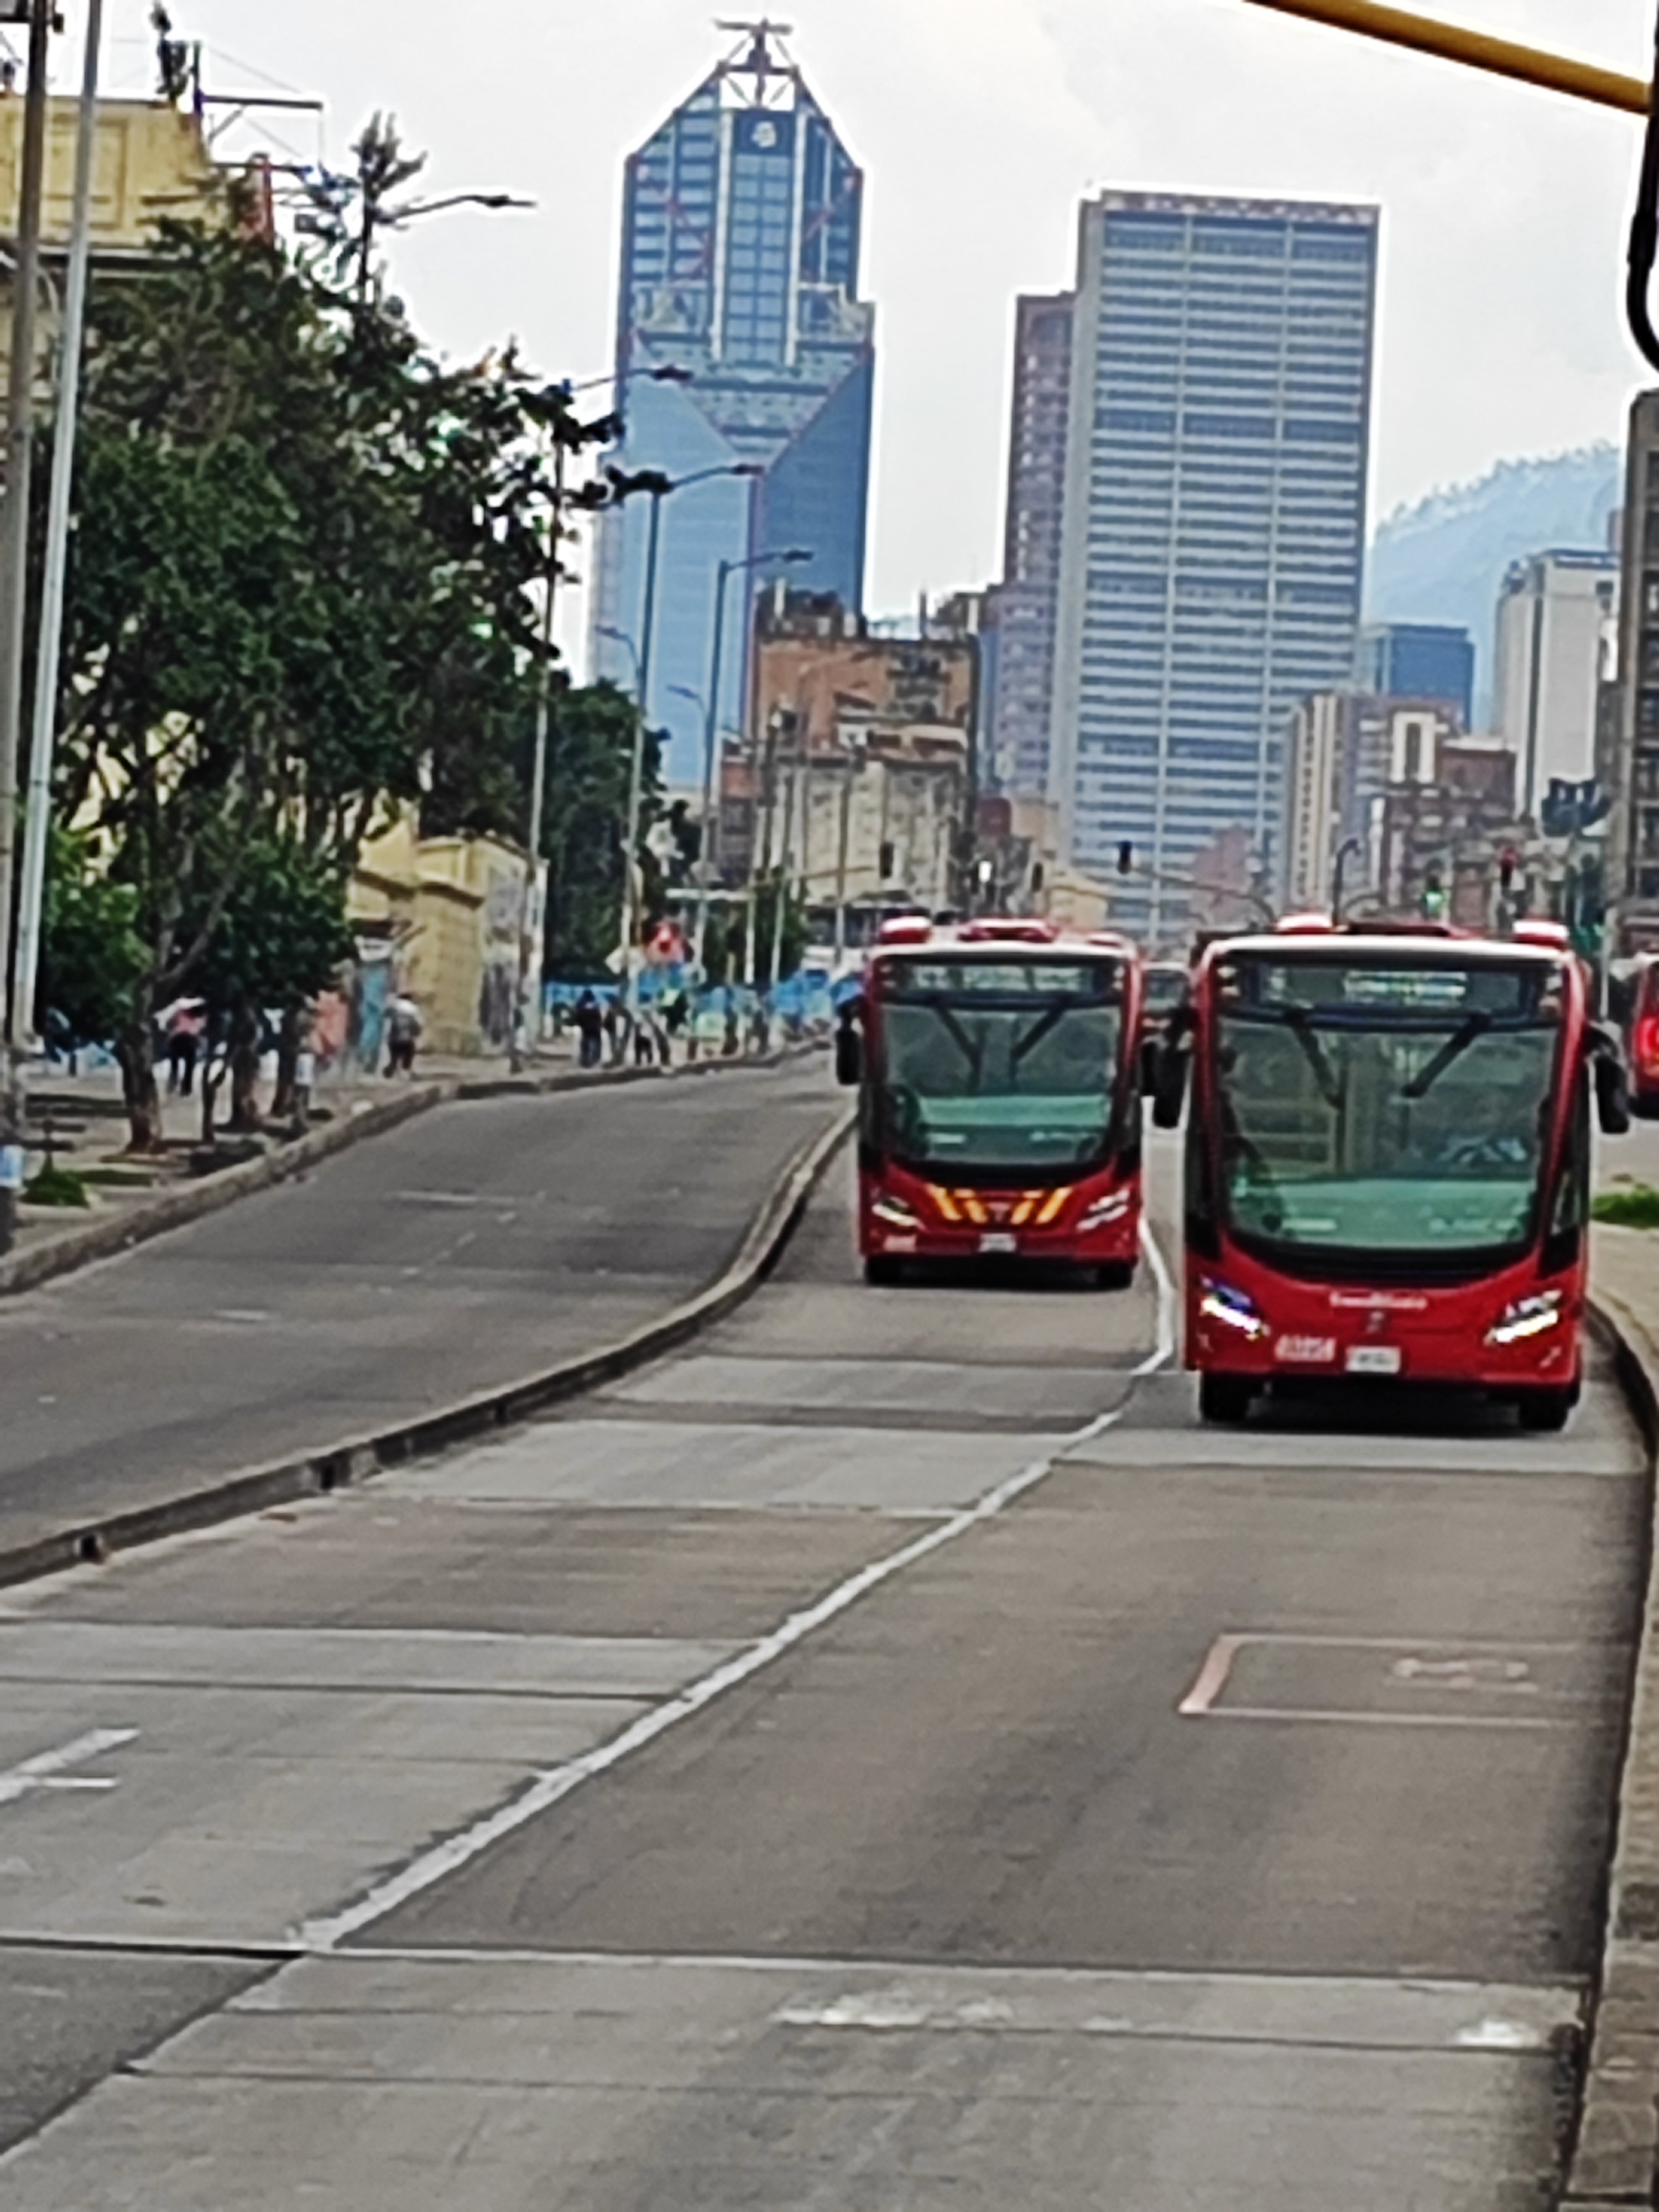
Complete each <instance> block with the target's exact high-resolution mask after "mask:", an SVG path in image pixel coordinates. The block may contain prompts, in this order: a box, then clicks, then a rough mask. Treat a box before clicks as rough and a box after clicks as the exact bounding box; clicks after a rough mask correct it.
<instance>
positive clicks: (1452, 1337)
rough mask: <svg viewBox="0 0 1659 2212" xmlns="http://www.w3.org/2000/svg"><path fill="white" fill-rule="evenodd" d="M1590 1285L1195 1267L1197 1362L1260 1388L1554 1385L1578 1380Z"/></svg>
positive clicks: (1514, 1276) (1510, 1277) (1523, 1272)
mask: <svg viewBox="0 0 1659 2212" xmlns="http://www.w3.org/2000/svg"><path fill="white" fill-rule="evenodd" d="M1582 1331H1583V1280H1582V1277H1580V1276H1578V1275H1577V1274H1571V1275H1566V1276H1557V1277H1551V1278H1547V1279H1543V1280H1541V1279H1539V1277H1538V1274H1537V1273H1536V1271H1535V1270H1534V1269H1533V1268H1531V1267H1524V1266H1523V1267H1517V1268H1513V1269H1509V1270H1506V1271H1505V1273H1503V1274H1501V1275H1494V1276H1489V1277H1488V1278H1486V1280H1484V1281H1482V1282H1478V1283H1468V1284H1462V1285H1456V1286H1455V1287H1452V1288H1447V1289H1440V1288H1431V1289H1404V1288H1401V1287H1400V1286H1399V1285H1386V1286H1383V1285H1379V1286H1377V1287H1375V1288H1366V1287H1364V1285H1358V1284H1346V1283H1345V1284H1330V1283H1301V1282H1295V1281H1292V1280H1290V1279H1287V1278H1285V1277H1283V1276H1279V1275H1271V1276H1270V1275H1268V1274H1267V1273H1266V1272H1265V1271H1263V1270H1260V1269H1257V1268H1255V1267H1249V1266H1248V1265H1238V1264H1235V1263H1232V1262H1230V1263H1228V1264H1227V1265H1225V1266H1218V1267H1211V1266H1207V1265H1200V1264H1197V1263H1194V1266H1193V1267H1192V1269H1191V1272H1190V1275H1189V1279H1188V1291H1187V1364H1188V1366H1189V1367H1194V1368H1198V1369H1200V1370H1203V1371H1204V1372H1206V1373H1208V1374H1220V1375H1237V1376H1243V1377H1248V1378H1249V1379H1251V1380H1255V1381H1260V1382H1262V1383H1267V1382H1276V1381H1284V1380H1287V1379H1290V1378H1293V1377H1294V1378H1300V1379H1302V1380H1304V1381H1316V1380H1319V1379H1321V1378H1322V1377H1323V1378H1331V1379H1334V1378H1339V1377H1342V1378H1347V1379H1351V1380H1358V1381H1364V1382H1388V1381H1394V1380H1398V1381H1401V1382H1417V1383H1456V1384H1462V1385H1466V1386H1469V1387H1472V1388H1474V1389H1484V1390H1492V1391H1497V1392H1503V1391H1506V1390H1525V1389H1565V1388H1571V1386H1572V1385H1573V1384H1575V1383H1577V1381H1578V1379H1579V1372H1580V1364H1581V1356H1582V1355H1581V1339H1582Z"/></svg>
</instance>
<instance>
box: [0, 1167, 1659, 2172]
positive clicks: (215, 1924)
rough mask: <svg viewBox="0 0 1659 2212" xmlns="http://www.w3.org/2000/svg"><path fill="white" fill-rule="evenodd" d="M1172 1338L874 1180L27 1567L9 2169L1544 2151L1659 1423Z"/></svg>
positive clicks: (1594, 1874) (1139, 1293)
mask: <svg viewBox="0 0 1659 2212" xmlns="http://www.w3.org/2000/svg"><path fill="white" fill-rule="evenodd" d="M1161 1165H1167V1159H1166V1158H1165V1159H1164V1161H1162V1162H1161ZM1161 1334H1162V1331H1161V1328H1160V1315H1159V1310H1158V1298H1157V1297H1156V1295H1155V1288H1154V1285H1152V1283H1151V1282H1150V1281H1149V1280H1148V1279H1147V1277H1146V1271H1143V1277H1142V1280H1141V1282H1140V1283H1139V1285H1138V1286H1137V1288H1136V1289H1135V1290H1134V1291H1132V1292H1129V1293H1126V1294H1116V1295H1108V1294H1102V1293H1087V1292H1080V1291H1068V1290H1064V1289H1060V1288H1048V1289H1035V1288H1014V1287H1008V1286H994V1287H969V1286H966V1285H931V1286H928V1287H925V1288H923V1287H906V1288H902V1289H898V1290H894V1291H868V1290H866V1288H864V1286H863V1285H861V1284H860V1283H859V1282H858V1281H857V1279H856V1277H855V1274H854V1268H853V1264H852V1260H851V1254H850V1249H849V1238H848V1223H847V1218H846V1192H845V1188H844V1186H843V1185H841V1184H839V1183H838V1184H837V1186H836V1188H830V1189H829V1190H826V1192H825V1194H824V1197H823V1202H822V1203H821V1204H820V1205H819V1206H817V1207H816V1208H815V1209H814V1211H813V1212H812V1213H811V1216H810V1217H809V1219H808V1222H807V1224H806V1225H805V1229H804V1231H803V1232H802V1234H801V1236H800V1237H799V1239H798V1241H797V1243H796V1246H795V1247H794V1249H793V1252H792V1254H791V1255H790V1258H789V1260H788V1261H787V1263H786V1265H785V1267H783V1268H782V1269H781V1271H780V1273H779V1274H778V1275H777V1276H776V1277H775V1279H774V1280H773V1281H772V1282H771V1283H770V1284H769V1285H768V1286H767V1287H766V1288H765V1289H763V1291H761V1292H760V1293H759V1294H758V1295H757V1297H756V1298H755V1299H753V1300H752V1301H751V1302H750V1304H748V1305H747V1306H746V1307H744V1309H743V1310H741V1311H740V1312H739V1313H738V1315H736V1316H733V1317H732V1320H731V1321H729V1322H727V1323H726V1324H724V1325H723V1326H722V1328H720V1329H719V1330H718V1331H716V1332H714V1333H713V1334H711V1335H710V1336H708V1338H706V1339H704V1340H702V1341H701V1342H700V1343H699V1344H697V1345H696V1346H693V1347H691V1348H690V1349H689V1350H688V1351H687V1352H684V1353H683V1354H681V1355H679V1356H678V1357H676V1358H673V1359H671V1360H668V1361H665V1362H664V1363H662V1364H659V1366H658V1367H656V1368H654V1369H652V1370H647V1371H645V1372H642V1373H641V1374H639V1375H637V1376H634V1377H632V1378H631V1379H629V1380H628V1381H626V1382H624V1383H620V1384H618V1385H617V1387H616V1388H614V1389H611V1390H609V1391H607V1392H605V1393H604V1394H601V1395H598V1396H595V1397H593V1398H592V1399H589V1400H586V1401H582V1402H581V1403H580V1404H579V1405H575V1406H573V1407H569V1408H568V1409H566V1410H565V1411H564V1413H562V1415H561V1416H560V1418H558V1419H553V1420H550V1421H547V1422H545V1423H543V1424H539V1425H536V1426H534V1427H531V1428H526V1429H525V1430H522V1431H518V1432H517V1433H515V1434H513V1435H511V1436H508V1437H503V1438H502V1439H501V1440H500V1441H499V1442H497V1443H492V1444H490V1445H489V1446H487V1447H483V1448H480V1449H470V1450H466V1451H463V1452H458V1453H456V1454H454V1455H451V1456H449V1457H447V1458H445V1459H442V1460H440V1461H435V1462H428V1463H427V1464H425V1465H423V1466H422V1467H419V1468H412V1469H409V1470H405V1471H403V1472H400V1473H398V1474H393V1475H388V1476H387V1477H385V1478H383V1479H381V1480H377V1481H376V1482H374V1483H373V1484H371V1485H369V1486H367V1487H366V1488H365V1489H364V1490H363V1491H362V1492H361V1493H357V1494H347V1495H343V1496H342V1497H340V1498H336V1499H331V1500H326V1501H321V1500H319V1501H317V1502H315V1503H313V1504H305V1505H303V1506H299V1507H295V1508H294V1509H291V1510H282V1511H278V1512H273V1513H270V1514H267V1515H264V1516H260V1517H259V1518H258V1520H257V1521H254V1522H250V1523H247V1524H243V1525H240V1526H237V1527H234V1528H225V1529H222V1530H218V1531H215V1532H213V1533H212V1534H210V1535H207V1536H203V1537H197V1538H194V1539H190V1540H187V1541H179V1542H177V1543H174V1544H170V1545H167V1546H163V1547H157V1548H156V1549H155V1550H153V1551H150V1552H147V1553H134V1554H131V1555H129V1556H128V1557H126V1558H124V1559H120V1560H118V1562H116V1563H115V1565H113V1566H112V1567H110V1568H107V1569H103V1570H79V1571H76V1572H75V1573H73V1574H70V1575H66V1576H64V1577H60V1578H58V1579H57V1580H56V1581H55V1582H54V1583H50V1584H40V1585H37V1586H32V1587H30V1588H27V1589H21V1590H19V1591H15V1592H13V1593H11V1594H10V1595H9V1603H8V1604H6V1605H4V1606H3V1607H0V1683H3V1686H4V1691H3V1704H0V2080H4V2081H7V2082H8V2084H9V2085H11V2088H10V2095H9V2102H8V2105H7V2106H6V2108H5V2110H4V2113H3V2124H5V2125H6V2126H7V2127H8V2128H9V2129H10V2130H12V2131H13V2133H14V2134H15V2136H16V2137H17V2138H18V2140H17V2142H16V2146H15V2148H14V2149H12V2151H11V2152H10V2153H9V2154H8V2155H7V2156H5V2157H4V2158H0V2201H3V2203H5V2205H6V2207H7V2212H115V2208H117V2207H124V2208H125V2207H130V2206H137V2205H143V2206H145V2207H151V2206H163V2205H164V2206H166V2207H167V2212H254V2208H256V2207H257V2208H264V2207H268V2206H270V2204H273V2203H306V2204H307V2205H314V2206H316V2207H317V2208H319V2212H380V2208H382V2207H385V2208H392V2207H396V2208H397V2212H428V2208H432V2212H437V2209H438V2208H440V2207H441V2208H443V2212H531V2208H532V2207H533V2208H535V2212H748V2208H755V2212H808V2208H811V2212H900V2208H902V2212H945V2208H946V2207H949V2208H950V2212H1010V2208H1012V2207H1018V2209H1019V2212H1079V2208H1090V2212H1093V2208H1096V2207H1099V2208H1102V2212H1330V2208H1331V2207H1332V2206H1333V2205H1334V2204H1340V2205H1341V2206H1342V2208H1343V2212H1402V2208H1407V2207H1409V2208H1411V2212H1521V2208H1522V2207H1526V2208H1530V2209H1531V2212H1536V2208H1538V2207H1541V2206H1542V2205H1545V2204H1547V2203H1551V2202H1552V2201H1553V2182H1554V2179H1555V2175H1556V2167H1557V2158H1558V2138H1559V2126H1560V2124H1561V2121H1562V2118H1563V2117H1564V2113H1565V2098H1564V2089H1565V2084H1566V2081H1567V2079H1568V2070H1569V2069H1568V2066H1567V2063H1566V2062H1567V2060H1568V2058H1569V2057H1570V2052H1571V2038H1572V2031H1573V2026H1574V2023H1575V2022H1576V2021H1577V2019H1578V2018H1579V2016H1580V2013H1581V2008H1582V2007H1583V2001H1584V1993H1585V1990H1586V1987H1587V1984H1588V1981H1589V1976H1590V1974H1591V1972H1592V1970H1593V1966H1594V1961H1595V1904H1596V1895H1597V1889H1598V1880H1599V1872H1600V1868H1601V1863H1602V1860H1603V1856H1604V1852H1605V1847H1606V1841H1607V1833H1606V1831H1607V1806H1608V1802H1609V1799H1610V1795H1611V1790H1612V1783H1613V1769H1614V1765H1615V1760H1616V1756H1617V1750H1618V1744H1619V1736H1620V1712H1621V1706H1622V1701H1623V1699H1624V1695H1625V1691H1626V1676H1627V1672H1628V1665H1629V1656H1630V1643H1631V1638H1632V1634H1633V1631H1634V1626H1635V1620H1636V1609H1637V1587H1636V1585H1637V1577H1638V1571H1639V1567H1640V1563H1641V1559H1642V1551H1643V1544H1642V1526H1643V1517H1644V1503H1645V1497H1646V1488H1647V1485H1646V1479H1645V1475H1644V1468H1643V1460H1642V1454H1641V1450H1640V1448H1639V1445H1638V1440H1637V1438H1636V1437H1635V1436H1634V1434H1633V1433H1632V1431H1631V1429H1630V1427H1629V1425H1628V1424H1627V1422H1626V1418H1625V1415H1624V1413H1623V1411H1622V1408H1621V1407H1620V1403H1619V1401H1617V1399H1616V1396H1615V1395H1614V1393H1613V1388H1612V1386H1611V1384H1610V1383H1609V1382H1608V1381H1607V1378H1606V1377H1605V1376H1601V1375H1600V1374H1598V1376H1596V1378H1595V1383H1594V1385H1593V1387H1592V1389H1591V1390H1590V1391H1589V1394H1588V1397H1587V1401H1586V1404H1585V1406H1584V1407H1583V1409H1582V1410H1581V1413H1580V1415H1579V1417H1578V1419H1577V1422H1576V1424H1575V1426H1574V1429H1573V1430H1572V1431H1571V1434H1570V1435H1569V1436H1568V1437H1566V1438H1565V1440H1564V1439H1559V1438H1556V1439H1549V1438H1541V1437H1522V1436H1521V1435H1520V1434H1519V1433H1518V1431H1516V1429H1515V1428H1514V1426H1513V1425H1511V1423H1510V1421H1509V1420H1508V1419H1502V1418H1498V1417H1492V1416H1485V1415H1481V1414H1480V1413H1474V1412H1471V1411H1470V1410H1469V1409H1467V1408H1460V1407H1443V1408H1439V1409H1429V1410H1427V1411H1425V1413H1423V1414H1422V1415H1421V1416H1420V1417H1419V1418H1418V1419H1414V1420H1412V1421H1409V1422H1407V1421H1402V1420H1401V1419H1399V1418H1398V1416H1397V1415H1395V1413H1392V1412H1391V1410H1390V1407H1389V1402H1388V1401H1376V1402H1374V1403H1372V1404H1371V1405H1370V1406H1364V1407H1355V1408H1350V1409H1347V1410H1346V1411H1345V1412H1343V1413H1340V1414H1339V1413H1336V1412H1334V1410H1333V1409H1331V1408H1329V1407H1326V1408H1312V1409H1304V1411H1303V1412H1302V1413H1301V1414H1300V1415H1299V1417H1298V1418H1297V1419H1288V1418H1286V1419H1280V1420H1278V1421H1276V1422H1271V1423H1270V1422H1261V1421H1258V1422H1256V1423H1255V1424H1253V1425H1252V1426H1251V1427H1250V1429H1249V1430H1248V1431H1245V1432H1243V1433H1242V1434H1237V1435H1235V1434H1229V1433H1220V1434H1216V1433H1206V1432H1203V1431H1199V1430H1198V1429H1197V1428H1196V1426H1195V1425H1194V1420H1193V1418H1192V1413H1191V1402H1190V1400H1191V1394H1190V1388H1189V1385H1188V1383H1187V1382H1186V1381H1185V1379H1184V1378H1182V1377H1179V1376H1175V1375H1173V1374H1171V1373H1170V1371H1169V1370H1168V1368H1167V1366H1166V1365H1164V1364H1161V1363H1160V1358H1159V1340H1160V1336H1161ZM71 1783H78V1784H83V1785H94V1786H82V1787H67V1786H62V1785H64V1784H71ZM106 1968H107V1970H108V1974H109V1979H108V1983H107V1986H108V1989H109V1990H110V1991H111V1992H112V1994H111V1996H110V1997H109V1999H108V2001H107V2002H106V2001H105V1999H104V1998H103V1996H101V1995H100V1990H101V1989H102V1988H103V1986H104V1978H105V1973H106ZM82 2091H85V2092H86V2093H85V2094H84V2095H81V2096H80V2097H79V2101H76V2102H73V2103H71V2104H69V2105H68V2108H67V2109H65V2110H64V2111H63V2112H61V2116H60V2117H58V2118H57V2119H56V2120H54V2121H52V2122H51V2124H46V2125H45V2126H44V2127H40V2123H41V2122H42V2121H43V2120H45V2119H46V2118H47V2116H48V2115H49V2114H50V2113H51V2112H52V2111H53V2110H54V2109H55V2108H57V2107H58V2106H64V2104H65V2102H66V2100H70V2099H74V2098H76V2096H77V2094H78V2093H80V2092H82ZM31 2130H38V2131H31Z"/></svg>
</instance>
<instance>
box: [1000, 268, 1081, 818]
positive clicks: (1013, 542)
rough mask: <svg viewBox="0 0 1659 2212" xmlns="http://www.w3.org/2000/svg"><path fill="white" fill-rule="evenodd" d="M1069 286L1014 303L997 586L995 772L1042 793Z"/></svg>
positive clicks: (1011, 787) (1062, 493) (1003, 781)
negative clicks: (1005, 497)
mask: <svg viewBox="0 0 1659 2212" xmlns="http://www.w3.org/2000/svg"><path fill="white" fill-rule="evenodd" d="M1073 305H1074V302H1073V296H1072V295H1071V294H1070V293H1069V292H1059V293H1051V294H1048V295H1042V296H1038V297H1029V298H1024V299H1021V300H1019V301H1016V303H1015V309H1014V397H1013V409H1012V424H1011V427H1010V430H1009V437H1008V505H1007V512H1006V520H1005V522H1004V526H1003V550H1002V581H1001V583H1000V585H999V586H998V587H997V593H996V623H997V632H998V643H997V655H996V669H995V690H994V694H993V696H992V703H991V711H990V717H989V720H990V726H991V758H990V763H989V765H990V770H991V780H992V781H994V783H995V784H996V785H997V786H999V787H1000V788H1001V789H1003V790H1006V791H1012V792H1018V793H1022V794H1035V795H1036V796H1037V797H1042V796H1043V795H1045V794H1046V793H1047V791H1048V751H1049V744H1048V733H1049V726H1050V722H1051V720H1052V717H1053V710H1054V607H1055V604H1056V599H1057V596H1058V592H1059V588H1060V527H1061V521H1062V518H1063V515H1064V512H1065V501H1066V421H1067V417H1068V416H1069V414H1070V411H1071V389H1072V311H1073Z"/></svg>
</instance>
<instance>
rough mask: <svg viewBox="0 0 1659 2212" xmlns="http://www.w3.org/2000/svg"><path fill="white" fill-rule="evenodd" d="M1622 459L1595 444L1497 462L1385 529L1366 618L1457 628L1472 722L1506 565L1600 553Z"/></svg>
mask: <svg viewBox="0 0 1659 2212" xmlns="http://www.w3.org/2000/svg"><path fill="white" fill-rule="evenodd" d="M1624 466H1625V465H1624V456H1623V454H1622V453H1620V450H1619V448H1618V447H1616V446H1611V445H1606V446H1592V447H1589V448H1587V449H1586V450H1585V451H1583V452H1582V453H1562V454H1559V455H1558V456H1556V457H1555V458H1554V459H1550V460H1541V461H1500V462H1499V464H1498V466H1497V467H1496V468H1495V469H1494V470H1493V471H1492V474H1491V475H1490V476H1486V477H1481V479H1480V482H1479V483H1472V484H1460V485H1457V486H1456V487H1455V488H1454V489H1451V490H1449V491H1438V492H1433V493H1431V495H1429V497H1428V498H1427V499H1425V500H1419V501H1418V503H1417V504H1416V506H1414V507H1399V508H1396V509H1395V513H1392V514H1391V515H1389V518H1388V520H1386V521H1385V522H1383V523H1382V524H1381V525H1380V526H1379V527H1378V529H1377V532H1376V537H1375V538H1374V539H1373V540H1372V543H1371V550H1370V558H1369V560H1368V562H1367V563H1366V576H1365V619H1366V620H1367V621H1368V622H1427V623H1460V624H1462V627H1464V628H1465V629H1468V630H1470V631H1472V632H1473V634H1474V641H1475V647H1476V651H1477V653H1478V655H1479V659H1478V662H1477V665H1476V671H1475V702H1474V718H1475V722H1476V724H1477V726H1480V727H1485V726H1486V724H1487V723H1488V722H1489V720H1490V717H1491V707H1492V631H1493V627H1494V624H1495V622H1496V619H1497V608H1498V587H1499V586H1500V585H1501V584H1502V582H1503V580H1504V573H1505V571H1506V570H1507V569H1508V568H1509V566H1510V562H1514V561H1518V560H1520V559H1522V557H1523V556H1525V555H1527V554H1528V553H1541V552H1544V551H1545V550H1547V549H1548V548H1550V547H1554V546H1560V547H1571V548H1575V549H1578V550H1591V549H1595V550H1599V549H1601V547H1604V546H1605V545H1606V544H1607V526H1608V523H1609V520H1610V519H1611V517H1612V516H1613V513H1615V512H1616V511H1617V509H1618V508H1619V507H1620V505H1621V504H1622V502H1623V499H1624Z"/></svg>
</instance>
